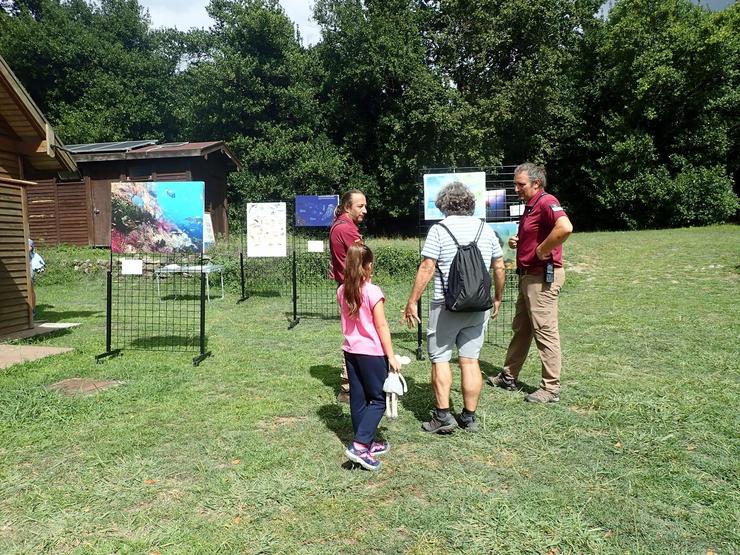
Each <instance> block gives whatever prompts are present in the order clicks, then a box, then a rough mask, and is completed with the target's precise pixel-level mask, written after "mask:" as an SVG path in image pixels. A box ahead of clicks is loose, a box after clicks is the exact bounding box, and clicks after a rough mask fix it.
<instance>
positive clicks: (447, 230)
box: [437, 222, 480, 249]
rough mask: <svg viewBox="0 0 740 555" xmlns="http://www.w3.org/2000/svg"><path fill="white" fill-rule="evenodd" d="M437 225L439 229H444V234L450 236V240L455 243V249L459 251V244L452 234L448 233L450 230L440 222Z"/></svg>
mask: <svg viewBox="0 0 740 555" xmlns="http://www.w3.org/2000/svg"><path fill="white" fill-rule="evenodd" d="M437 225H438V226H439V227H441V228H442V229H444V230H445V231H446V232H447V233H448V234H449V235H450V237H452V240H453V241H455V246H456V247H457V248H458V249H459V248H460V243H458V242H457V239H455V236H454V235H453V234H452V232H451V231H450V228H449V227H447V226H446V225H445V224H443V223H442V222H439V223H438V224H437ZM479 235H480V233H479ZM477 240H478V238H477V237H476V241H477Z"/></svg>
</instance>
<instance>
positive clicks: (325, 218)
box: [295, 195, 339, 227]
mask: <svg viewBox="0 0 740 555" xmlns="http://www.w3.org/2000/svg"><path fill="white" fill-rule="evenodd" d="M338 204H339V197H338V196H337V195H318V196H308V195H297V196H296V197H295V225H296V227H331V224H332V222H333V221H334V209H335V208H336V207H337V205H338Z"/></svg>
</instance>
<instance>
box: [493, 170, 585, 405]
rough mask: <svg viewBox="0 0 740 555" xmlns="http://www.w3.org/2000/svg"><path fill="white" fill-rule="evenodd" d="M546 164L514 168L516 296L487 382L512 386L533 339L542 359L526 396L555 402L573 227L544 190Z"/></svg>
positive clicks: (552, 197) (513, 241)
mask: <svg viewBox="0 0 740 555" xmlns="http://www.w3.org/2000/svg"><path fill="white" fill-rule="evenodd" d="M546 185H547V175H546V173H545V168H543V167H542V166H537V165H535V164H532V163H529V162H528V163H525V164H521V165H520V166H517V168H516V169H515V170H514V188H515V190H516V192H517V194H518V195H519V198H520V199H522V200H523V201H524V202H526V203H527V204H526V206H525V208H524V214H523V215H522V217H521V219H520V220H519V231H518V233H517V235H515V236H513V237H512V238H511V239H509V246H510V247H511V248H512V249H516V267H517V273H518V274H519V296H518V298H517V301H516V309H515V314H514V319H513V321H512V323H511V328H512V330H513V331H514V335H513V337H512V338H511V342H510V343H509V348H508V350H507V351H506V360H505V361H504V368H503V371H502V372H501V373H500V374H498V375H497V376H491V377H489V378H488V383H489V384H491V385H493V386H497V387H502V388H504V389H507V390H510V391H514V390H516V389H517V383H516V381H517V378H518V377H519V372H520V371H521V369H522V366H523V365H524V361H525V360H526V359H527V353H528V352H529V346H530V345H531V343H532V339H533V338H534V340H535V343H536V344H537V350H538V351H539V355H540V360H541V362H542V380H541V381H540V387H539V389H538V390H537V391H535V392H534V393H530V394H529V395H527V396H526V397H525V398H524V400H525V401H529V402H530V403H557V402H558V401H559V400H560V369H561V359H560V332H559V330H558V294H559V293H560V289H561V288H562V286H563V284H564V283H565V271H564V270H563V243H564V242H565V240H566V239H567V238H568V237H569V236H570V234H571V233H572V232H573V225H572V224H571V223H570V219H569V218H568V216H567V214H566V213H565V210H563V208H562V207H561V206H560V202H559V201H558V199H556V198H555V197H554V196H552V195H551V194H548V193H547V192H546V191H545V187H546Z"/></svg>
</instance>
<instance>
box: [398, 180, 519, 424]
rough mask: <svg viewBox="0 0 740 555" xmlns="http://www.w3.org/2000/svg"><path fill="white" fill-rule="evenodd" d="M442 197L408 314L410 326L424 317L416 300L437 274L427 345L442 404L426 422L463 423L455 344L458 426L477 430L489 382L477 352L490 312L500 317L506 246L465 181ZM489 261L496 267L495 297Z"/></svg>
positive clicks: (448, 187)
mask: <svg viewBox="0 0 740 555" xmlns="http://www.w3.org/2000/svg"><path fill="white" fill-rule="evenodd" d="M435 204H436V206H437V208H438V209H439V210H440V211H441V212H442V213H443V214H444V215H445V218H444V219H443V220H442V221H441V222H439V223H437V224H435V225H433V226H432V227H431V228H430V230H429V233H428V234H427V237H426V241H425V242H424V248H423V249H422V251H421V255H422V257H423V261H422V263H421V264H420V266H419V269H418V271H417V273H416V279H415V280H414V286H413V289H412V291H411V295H410V296H409V300H408V302H407V303H406V308H405V310H404V315H403V318H404V320H405V321H406V322H407V324H408V325H409V326H415V325H417V324H418V323H419V315H418V313H417V308H416V306H417V303H418V301H419V299H420V298H421V295H422V293H423V292H424V289H426V286H427V284H428V283H429V281H430V280H431V279H432V278H434V294H433V296H432V300H431V301H430V303H429V319H428V321H427V322H428V323H427V352H428V354H429V359H430V360H431V361H432V387H433V388H434V395H435V398H436V403H435V404H436V407H435V410H434V411H433V413H432V418H431V420H430V421H428V422H424V423H423V424H422V429H423V430H424V431H425V432H430V433H437V434H440V433H450V432H452V431H454V430H455V428H457V427H458V423H457V421H456V420H455V417H454V416H453V415H452V414H451V413H450V388H451V387H452V369H451V367H450V360H451V359H452V351H453V349H454V348H457V351H458V361H459V363H460V377H461V388H462V394H463V410H462V413H461V414H460V423H459V426H460V427H461V428H463V429H464V430H467V431H471V432H474V431H477V430H478V423H477V421H476V418H475V410H476V408H477V406H478V399H479V398H480V392H481V388H482V386H483V380H482V378H481V372H480V365H479V363H478V357H479V356H480V350H481V347H482V346H483V340H484V339H485V333H486V328H487V325H488V320H489V318H495V317H496V315H497V314H498V310H499V307H500V305H501V299H502V298H503V292H504V281H505V276H506V274H505V269H504V260H503V254H502V252H501V246H500V245H499V242H498V240H497V239H496V235H495V234H494V232H493V230H492V229H491V228H490V227H489V226H487V225H486V224H485V222H484V221H481V220H480V219H478V218H476V217H474V216H473V213H474V211H475V196H474V195H473V193H471V192H470V190H469V189H468V188H467V187H466V186H465V185H463V184H462V183H460V182H458V181H453V182H452V183H450V184H448V185H446V186H445V187H444V188H442V190H441V191H440V192H439V195H438V196H437V200H436V202H435ZM489 268H491V269H492V270H493V271H494V279H493V285H494V297H493V299H491V293H490V289H491V278H490V274H489ZM491 309H492V312H491Z"/></svg>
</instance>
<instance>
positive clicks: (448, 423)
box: [421, 410, 457, 434]
mask: <svg viewBox="0 0 740 555" xmlns="http://www.w3.org/2000/svg"><path fill="white" fill-rule="evenodd" d="M455 428H457V421H456V420H455V417H454V416H452V414H450V413H449V412H448V413H447V416H446V417H445V418H444V419H441V420H440V419H439V418H438V417H437V411H436V410H435V411H432V419H431V420H430V421H429V422H423V423H422V424H421V429H422V430H424V431H425V432H429V433H431V434H449V433H451V432H453V431H454V430H455Z"/></svg>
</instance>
